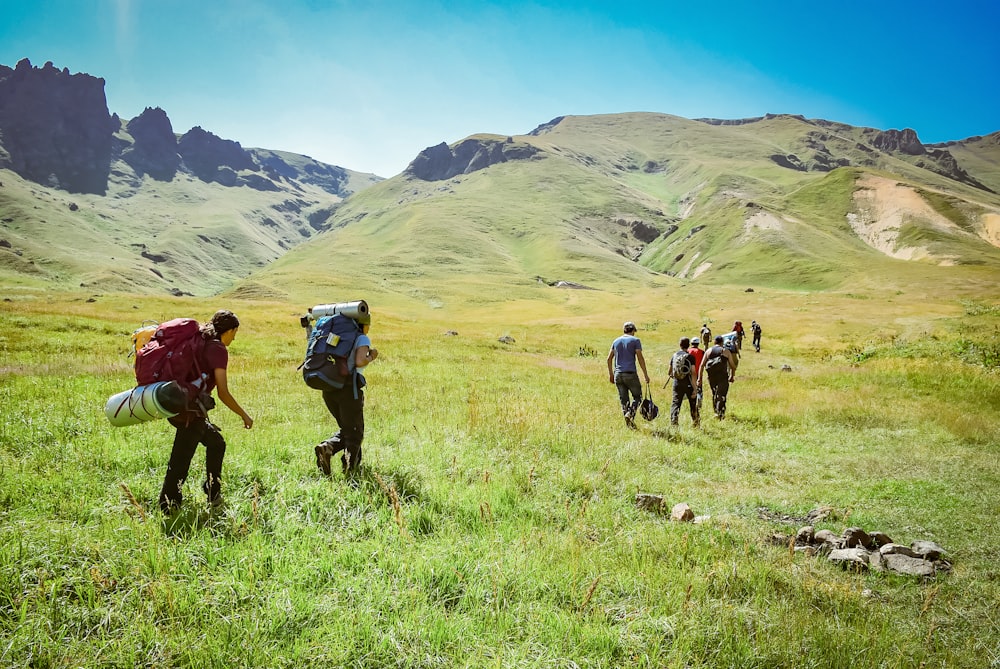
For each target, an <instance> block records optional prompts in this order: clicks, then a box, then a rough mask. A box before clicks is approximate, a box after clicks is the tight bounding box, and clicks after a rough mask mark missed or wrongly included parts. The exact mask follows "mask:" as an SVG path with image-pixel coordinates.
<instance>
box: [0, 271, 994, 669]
mask: <svg viewBox="0 0 1000 669" xmlns="http://www.w3.org/2000/svg"><path fill="white" fill-rule="evenodd" d="M986 285H988V283H987V284H986ZM315 289H316V290H317V291H318V290H319V288H318V287H316V288H315ZM528 290H529V289H528V288H518V289H517V290H516V291H514V292H513V294H512V296H513V297H518V298H519V297H521V296H522V293H525V294H526V293H527V291H528ZM537 290H539V291H542V290H547V291H548V292H546V293H545V295H546V296H547V297H546V298H545V299H539V300H535V301H531V300H530V299H527V298H525V299H518V300H517V301H508V302H506V303H504V302H502V301H500V298H501V297H502V296H495V298H496V299H495V301H494V304H493V305H492V306H489V305H480V304H475V305H473V306H472V307H469V308H465V309H463V307H462V306H461V305H455V304H452V303H450V302H447V301H444V302H442V303H436V302H435V303H434V304H432V305H431V306H428V300H422V299H413V296H404V297H403V298H399V297H397V298H393V297H392V296H391V295H390V294H388V293H386V294H384V295H383V294H380V293H378V292H373V293H372V294H371V295H369V296H364V295H360V296H362V297H367V299H369V302H370V303H371V307H372V310H373V314H374V322H373V327H372V331H371V336H372V338H373V341H374V344H375V346H376V347H377V348H378V349H379V350H380V352H381V356H380V358H379V360H378V361H377V362H375V363H374V364H373V365H372V366H371V367H370V368H369V372H368V374H367V376H368V381H369V385H368V390H367V393H368V394H367V399H366V422H367V435H366V440H365V457H364V467H363V470H362V472H361V474H360V475H359V476H358V477H357V478H354V479H350V480H348V479H345V478H344V477H343V476H341V475H340V474H339V473H335V474H334V476H332V477H330V478H327V477H324V476H322V475H321V474H320V473H319V471H318V470H317V469H316V466H315V461H314V460H315V458H314V455H313V446H314V445H315V444H316V443H317V442H318V441H320V440H321V439H323V438H325V437H327V436H329V435H330V434H331V433H332V432H333V431H334V430H335V424H334V421H333V419H332V418H331V417H330V416H329V415H328V414H327V412H326V409H325V407H324V406H323V403H322V400H321V397H320V395H319V393H317V392H316V391H313V390H311V389H309V388H307V387H306V386H305V385H304V384H303V383H302V381H301V376H300V375H299V373H298V372H297V371H296V366H297V365H298V364H299V362H300V361H301V357H302V349H303V347H304V342H305V338H304V333H303V331H302V329H301V327H300V326H299V325H298V318H297V317H298V315H299V314H300V313H302V312H303V310H304V308H305V307H308V306H311V304H312V303H302V304H298V303H292V302H288V301H266V300H265V299H260V300H256V301H251V300H246V299H237V298H236V297H233V296H230V297H218V298H150V297H140V296H130V295H99V296H95V297H92V298H90V300H92V301H88V297H90V296H89V295H80V296H75V295H68V294H67V295H61V296H59V297H54V296H52V295H44V294H35V295H29V294H28V293H27V292H24V293H20V294H17V295H14V296H12V297H10V298H8V300H6V301H4V302H0V359H2V363H0V407H2V409H0V411H2V413H3V420H2V421H0V665H2V666H7V667H33V668H41V667H139V666H142V667H192V668H194V667H198V668H203V667H220V668H221V667H303V666H308V667H311V666H325V667H328V666H348V667H383V666H384V667H513V666H531V667H625V666H628V667H678V668H680V667H762V668H764V667H767V668H773V667H824V668H826V667H845V668H846V667H852V668H857V667H977V668H979V667H1000V609H998V607H997V602H998V601H1000V529H998V528H997V525H996V519H997V516H998V512H1000V495H998V492H997V491H998V490H1000V376H998V366H1000V302H998V295H997V291H996V286H995V283H994V284H993V288H992V290H993V292H992V293H987V291H984V290H982V289H981V288H980V287H977V288H976V290H974V291H970V292H972V294H971V295H970V294H963V292H962V290H963V289H962V287H961V286H958V285H955V286H945V289H944V290H939V291H936V292H927V293H925V292H924V291H919V292H914V293H912V294H904V293H903V292H902V291H900V290H896V289H895V288H894V287H893V289H882V288H879V287H877V286H875V287H861V288H858V289H856V290H855V292H828V293H805V292H791V291H779V290H769V289H759V290H757V291H756V292H754V293H746V292H744V291H743V288H742V287H739V288H736V287H725V286H713V285H696V284H694V283H690V284H688V285H687V286H679V285H677V284H671V285H667V286H664V285H652V286H649V287H646V288H644V289H642V290H640V291H639V292H637V293H625V294H619V295H614V294H609V293H608V292H603V291H555V289H543V288H538V289H537ZM236 294H237V295H240V293H236ZM977 294H978V297H977V296H976V295H977ZM318 295H319V293H318V292H317V293H316V294H315V295H310V297H317V296H318ZM244 296H245V294H244ZM345 297H346V298H347V299H356V298H357V297H359V295H356V294H355V295H349V296H345ZM418 297H420V296H418ZM404 298H405V299H404ZM317 301H331V298H330V297H326V298H319V299H318V300H317ZM431 302H433V300H431ZM221 307H227V308H232V309H233V310H234V311H236V312H237V314H238V315H239V316H240V318H241V320H242V321H243V326H242V327H241V328H240V331H239V334H238V336H237V338H236V340H235V342H234V343H233V345H232V347H231V348H230V356H231V357H230V370H229V378H230V385H231V388H232V390H233V394H234V395H235V396H236V397H237V399H238V400H239V401H240V402H241V404H243V406H244V407H245V408H247V410H248V411H249V412H250V413H251V415H252V416H253V417H254V419H255V425H254V427H253V429H252V430H249V431H246V430H244V429H242V426H241V423H240V421H239V419H238V418H237V417H236V416H235V415H234V414H232V413H231V412H229V411H228V410H226V409H225V408H224V407H222V406H221V403H220V407H219V408H218V409H216V410H215V411H214V412H213V420H214V421H215V422H216V423H217V424H218V425H220V426H221V427H222V429H223V433H224V434H225V436H226V439H227V441H228V452H227V455H226V461H225V467H224V470H223V476H224V480H223V492H224V494H225V497H226V504H225V506H224V507H223V508H221V509H210V508H209V507H208V506H207V505H206V503H205V500H204V497H203V495H202V494H201V492H200V484H201V477H202V476H203V475H204V455H203V450H201V449H199V452H198V453H197V454H196V456H195V459H194V461H193V466H192V472H191V478H190V479H189V480H188V483H187V486H186V489H185V506H184V508H183V509H182V510H181V511H180V512H179V513H177V514H176V515H174V516H172V517H169V518H164V517H163V516H162V515H161V514H160V513H159V512H158V510H157V505H156V497H157V494H158V492H159V487H160V484H161V482H162V479H163V474H164V471H165V467H166V462H167V458H168V456H169V451H170V444H171V441H172V436H173V430H172V429H171V428H170V426H169V425H168V424H167V423H166V422H165V421H158V422H153V423H146V424H143V425H139V426H133V427H127V428H112V427H111V426H110V425H109V423H108V422H107V420H106V419H105V417H104V415H103V412H102V409H103V406H104V402H105V401H106V399H107V398H108V397H109V396H110V395H112V394H114V393H117V392H119V391H121V390H124V389H126V388H128V387H130V386H131V385H132V382H133V377H132V373H131V361H130V359H128V358H127V357H126V353H127V350H128V346H129V338H128V335H129V334H130V333H131V331H132V330H133V329H134V328H136V327H137V326H139V324H140V323H141V321H142V320H143V319H145V318H153V319H157V320H166V319H168V318H172V317H176V316H181V315H184V316H191V317H196V318H199V319H201V320H205V319H207V318H208V317H209V316H210V315H211V314H212V313H213V312H214V311H215V309H217V308H221ZM626 319H632V320H635V321H636V323H637V324H638V326H639V329H640V332H639V333H638V334H639V336H640V337H641V338H642V340H643V344H644V351H645V355H646V359H647V361H648V362H649V363H650V372H651V375H652V377H653V384H652V390H653V396H654V398H655V400H656V401H657V403H658V404H659V406H660V408H661V414H660V417H659V418H658V419H657V420H656V421H654V422H646V421H642V420H640V421H639V423H640V424H639V426H638V430H637V431H630V430H628V429H627V428H626V427H625V425H624V423H623V421H622V420H621V418H620V416H619V410H618V407H617V396H616V393H615V390H614V387H613V386H612V385H611V384H609V383H608V380H607V372H606V363H605V357H606V355H607V351H608V346H609V345H610V342H611V341H612V339H613V338H614V337H616V336H617V335H618V334H620V331H621V330H620V327H621V323H622V321H624V320H626ZM736 319H740V320H742V321H743V322H744V323H745V324H749V322H750V321H751V320H752V319H757V320H758V321H760V322H761V323H762V325H763V328H764V337H763V350H762V351H761V352H760V353H759V354H758V353H754V352H753V351H752V350H751V349H750V347H749V346H747V347H746V349H745V351H744V355H743V359H742V362H741V365H740V368H739V371H738V374H737V381H736V383H735V384H734V385H733V388H732V390H731V392H730V404H729V407H730V408H729V416H728V418H727V420H726V421H724V422H718V421H715V420H714V419H712V420H710V419H707V418H706V420H705V421H704V423H703V426H702V428H701V429H694V428H693V427H692V426H691V422H690V418H689V417H688V416H687V415H686V412H682V416H681V424H680V427H679V428H671V427H670V425H669V418H668V413H669V390H664V389H663V388H662V386H663V384H664V382H665V381H666V367H667V363H668V360H669V356H670V354H671V353H672V352H673V351H674V350H675V347H676V343H677V340H678V338H679V337H680V336H682V335H691V334H694V333H695V332H696V331H697V328H699V327H700V325H701V323H703V322H709V324H710V325H711V327H712V329H713V331H715V332H716V333H722V332H725V331H727V330H728V329H729V326H730V325H731V324H732V321H733V320H736ZM449 330H454V331H456V332H457V333H458V334H457V335H454V336H452V335H446V334H445V333H446V332H447V331H449ZM503 335H509V336H511V337H513V338H514V339H515V342H514V343H513V344H502V343H500V342H498V338H499V337H500V336H503ZM783 365H788V366H790V367H791V371H782V370H781V367H782V366H783ZM685 409H686V407H685ZM706 410H707V411H708V410H709V409H708V406H706ZM637 492H646V493H654V494H660V495H663V496H664V499H665V501H666V502H667V508H668V510H669V507H670V506H672V505H673V504H675V503H678V502H687V503H688V504H689V505H690V506H691V507H692V509H693V510H694V512H695V513H696V514H697V515H699V516H707V518H705V519H704V520H703V522H699V523H698V524H694V523H679V522H671V521H670V519H669V513H664V514H658V513H653V512H650V511H645V510H640V509H638V508H636V506H635V495H636V493H637ZM824 505H825V506H830V507H832V508H833V509H834V512H833V515H832V516H831V517H830V518H828V519H827V520H826V521H824V522H822V523H820V524H819V525H817V529H819V528H820V527H822V528H827V529H831V530H833V531H834V532H836V533H838V534H839V533H840V532H841V531H842V530H843V529H844V528H845V527H848V526H860V527H862V528H864V529H866V530H868V531H875V530H880V531H883V532H886V533H887V534H889V535H890V536H891V537H892V538H893V539H894V540H895V541H896V542H898V543H903V544H909V543H910V542H911V541H914V540H918V539H930V540H933V541H935V542H937V543H938V544H940V545H941V546H943V547H944V548H945V549H946V550H947V551H948V559H949V560H950V561H951V562H952V565H953V568H952V570H951V571H950V572H949V573H946V574H941V575H939V576H938V577H937V578H935V579H934V580H929V581H921V580H918V579H915V578H910V577H902V576H898V575H890V574H880V573H855V572H849V571H843V570H841V569H839V568H837V567H834V566H832V565H830V564H829V563H827V562H826V561H824V560H822V559H820V558H816V557H807V556H805V555H802V554H792V553H791V552H790V551H789V550H788V548H787V547H780V546H774V545H772V544H771V543H769V541H768V539H769V538H770V537H771V536H772V535H773V534H775V533H794V532H795V531H796V530H797V529H798V527H799V526H801V525H803V524H805V521H804V517H805V516H806V514H807V513H808V512H809V511H810V510H812V509H814V508H816V507H819V506H824Z"/></svg>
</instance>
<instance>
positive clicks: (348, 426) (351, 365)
mask: <svg viewBox="0 0 1000 669" xmlns="http://www.w3.org/2000/svg"><path fill="white" fill-rule="evenodd" d="M357 322H358V325H360V327H361V334H359V335H358V338H357V339H356V340H355V342H354V350H353V351H352V353H351V355H348V356H347V366H348V370H349V376H350V378H351V382H350V383H347V384H345V385H344V387H343V388H341V389H339V390H324V391H323V402H324V403H325V404H326V408H327V409H328V410H329V412H330V415H331V416H333V418H334V420H336V421H337V426H338V427H339V428H340V429H339V430H337V432H336V434H334V435H333V436H332V437H330V438H329V439H327V440H325V441H323V442H321V443H320V444H319V445H318V446H316V448H315V451H316V466H317V467H319V468H320V469H321V470H322V471H323V473H324V474H327V475H329V474H330V459H331V458H332V457H333V456H334V455H335V454H336V453H338V452H339V451H344V452H343V454H341V456H340V464H341V467H342V468H343V470H344V473H345V474H346V473H348V472H355V471H358V468H359V467H360V466H361V442H363V441H364V439H365V391H364V387H365V385H366V382H365V377H364V375H362V373H361V370H362V369H364V368H365V367H367V366H368V364H369V363H370V362H372V361H373V360H375V358H377V357H378V350H377V349H376V348H374V347H373V346H372V342H371V339H369V338H368V329H369V328H370V327H371V315H370V314H365V315H364V316H363V317H362V318H359V319H357Z"/></svg>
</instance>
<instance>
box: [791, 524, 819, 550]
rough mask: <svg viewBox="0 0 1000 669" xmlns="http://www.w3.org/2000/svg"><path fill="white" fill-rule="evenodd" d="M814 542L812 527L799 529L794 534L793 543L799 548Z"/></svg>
mask: <svg viewBox="0 0 1000 669" xmlns="http://www.w3.org/2000/svg"><path fill="white" fill-rule="evenodd" d="M814 540H815V529H814V528H813V526H812V525H806V526H805V527H803V528H800V529H799V531H798V532H796V533H795V543H797V544H798V545H800V546H806V545H809V544H811V543H813V541H814Z"/></svg>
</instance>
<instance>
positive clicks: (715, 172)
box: [0, 61, 1000, 304]
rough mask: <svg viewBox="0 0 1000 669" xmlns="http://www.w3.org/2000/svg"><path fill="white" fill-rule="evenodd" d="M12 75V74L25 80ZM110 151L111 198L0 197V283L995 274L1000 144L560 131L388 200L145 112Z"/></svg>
mask: <svg viewBox="0 0 1000 669" xmlns="http://www.w3.org/2000/svg"><path fill="white" fill-rule="evenodd" d="M25 62H26V61H22V62H21V63H19V64H18V68H16V69H15V70H13V71H12V72H15V73H18V72H19V73H20V74H19V75H18V76H21V77H25V76H26V75H27V74H28V73H29V72H32V71H36V70H37V68H31V67H30V64H25ZM8 70H9V68H8ZM0 72H4V71H3V70H0ZM41 72H42V75H44V76H43V78H44V79H45V80H47V81H56V80H59V79H60V77H62V78H63V79H65V78H66V76H67V73H66V72H65V71H63V72H60V71H58V70H55V68H54V67H53V66H51V63H47V64H46V66H45V67H43V68H41ZM68 76H70V77H79V76H80V75H68ZM86 76H88V77H89V75H86ZM2 79H3V77H2V76H0V80H2ZM83 81H87V80H83ZM98 81H99V82H100V85H101V86H103V80H98ZM88 85H89V86H91V87H93V86H95V85H96V84H94V82H92V81H88ZM2 90H3V89H2V85H0V92H2ZM43 99H44V96H43ZM7 106H8V107H9V103H8V104H7ZM97 106H98V107H99V106H100V105H99V104H98V105H97ZM36 107H37V105H36ZM5 109H6V108H5V106H4V102H3V101H2V99H0V121H2V120H3V119H4V118H6V117H5V116H4V114H5V113H7V112H6V111H5ZM98 112H100V109H98ZM104 113H105V115H107V112H106V108H105V110H104ZM104 118H105V117H104V116H102V115H101V114H100V113H96V114H94V115H93V117H92V120H93V123H94V124H95V127H96V128H97V130H98V131H100V130H101V128H102V127H103V126H101V123H103V122H104ZM107 118H110V119H111V120H112V121H114V120H115V119H116V118H117V117H115V116H110V115H107ZM79 120H80V119H76V121H79ZM41 127H42V128H44V125H43V126H41ZM3 128H4V126H3V125H2V124H0V132H2V131H3ZM112 130H113V132H112V133H111V144H112V148H111V150H110V154H109V155H110V161H109V177H108V180H107V183H106V188H105V191H104V192H90V193H86V192H84V193H69V192H68V191H66V190H64V189H60V188H59V187H58V186H59V185H61V183H59V182H58V179H57V183H56V184H54V185H53V184H51V183H49V184H48V185H40V184H37V183H35V182H32V181H30V180H28V179H25V178H24V177H21V176H20V175H15V176H14V177H12V178H7V177H4V179H3V181H4V182H5V184H4V187H3V188H0V234H2V237H0V261H2V262H0V277H4V280H5V282H10V283H12V284H13V285H23V286H25V287H32V286H35V287H46V286H50V287H61V288H67V287H70V286H74V287H79V288H85V289H91V290H110V291H121V290H132V291H139V292H143V291H153V292H164V291H165V292H173V293H174V294H185V293H190V294H210V293H214V292H219V291H222V290H229V291H230V292H231V294H234V295H241V296H264V297H276V298H281V297H282V296H289V295H295V294H298V293H300V292H306V293H309V292H310V291H314V292H316V293H317V294H319V293H323V294H325V293H324V291H327V290H330V289H331V287H332V288H333V289H337V288H336V287H337V286H338V285H342V287H343V290H351V285H352V284H357V283H358V282H367V283H368V284H370V285H374V286H379V287H380V288H379V289H380V290H385V291H388V292H390V293H392V292H394V293H396V294H399V295H412V296H419V298H418V299H421V300H426V301H428V302H429V303H434V304H438V303H442V302H445V301H446V300H447V299H448V298H447V294H449V293H450V294H452V295H453V296H454V295H462V296H463V299H470V300H473V301H482V300H487V301H488V300H496V299H501V296H505V295H510V294H519V295H524V296H525V297H526V298H531V297H532V296H537V295H539V292H538V291H540V290H541V291H545V290H548V289H551V288H552V287H554V286H557V285H562V286H566V285H572V286H584V287H592V288H599V289H603V290H609V291H612V292H620V291H621V290H625V289H627V286H630V285H632V286H637V285H651V284H656V285H661V284H662V285H666V284H668V283H669V282H671V281H678V280H680V281H690V280H698V281H702V280H710V281H714V282H728V283H739V282H754V283H757V284H758V285H773V286H776V287H787V288H793V289H829V288H834V287H837V286H840V285H843V284H844V282H845V281H847V280H848V279H852V280H856V279H857V277H859V276H863V275H866V274H871V275H872V277H876V276H877V277H878V278H877V279H876V278H872V279H870V280H871V281H885V280H887V278H888V279H889V280H895V278H896V277H899V280H901V281H904V280H910V279H914V278H916V279H921V280H923V278H924V277H930V276H934V277H937V278H936V279H935V280H950V278H949V277H951V276H959V274H956V273H961V272H965V273H966V274H965V276H967V277H972V276H973V275H975V276H977V277H978V276H979V274H976V273H977V272H979V273H981V272H982V271H986V272H990V271H994V270H995V268H996V267H997V266H998V265H997V263H998V260H1000V252H998V250H997V246H998V243H1000V196H998V195H997V193H998V192H1000V132H998V133H992V134H990V135H986V136H976V137H971V138H966V139H965V140H957V141H955V142H947V143H945V144H933V145H932V144H927V145H925V144H923V143H921V142H920V140H919V137H918V136H917V134H916V133H915V132H914V131H913V130H911V129H903V130H879V129H876V128H863V127H854V126H850V125H847V124H843V123H838V122H833V121H826V120H823V119H806V118H805V117H803V116H801V115H794V114H767V115H765V116H761V117H754V118H748V119H734V120H725V119H685V118H683V117H678V116H672V115H669V114H660V113H655V112H629V113H620V114H603V115H592V116H574V115H564V116H559V117H556V118H554V119H552V120H550V121H548V122H545V123H541V124H539V125H538V126H536V127H535V128H534V129H533V130H531V131H530V132H528V133H527V134H525V135H513V136H509V135H497V134H490V133H479V134H475V135H471V136H469V137H466V138H464V139H462V140H459V141H457V142H454V143H452V144H450V145H449V144H445V143H443V142H442V143H439V144H437V145H435V146H431V147H428V148H427V149H425V150H424V151H421V152H419V153H418V155H417V156H415V157H414V159H413V161H411V163H410V164H409V165H408V166H407V168H406V169H405V170H404V171H403V172H402V173H400V174H399V175H396V176H395V177H392V178H390V179H385V180H382V179H380V178H378V177H374V175H363V174H359V173H354V172H351V171H350V170H345V169H344V168H339V167H337V166H331V165H325V164H322V163H318V162H317V161H313V160H312V159H310V158H308V157H307V156H299V155H297V154H291V153H287V152H282V151H277V150H270V149H244V148H243V147H242V146H241V145H240V144H239V143H238V142H234V141H231V140H224V139H222V138H219V137H216V136H215V135H213V134H212V133H210V132H208V131H205V130H203V129H202V128H200V127H197V126H196V127H195V128H192V129H191V130H190V131H188V132H187V133H184V134H181V135H178V134H176V133H174V132H173V130H172V128H171V127H170V122H169V118H168V117H167V115H166V113H165V112H164V111H163V110H162V109H159V108H147V109H146V110H144V112H143V113H142V114H140V115H139V116H137V117H136V118H134V119H131V120H130V121H128V122H127V123H123V122H121V121H118V125H117V126H116V127H114V128H112ZM3 136H6V135H3ZM3 136H0V139H2V137H3ZM46 141H51V138H49V139H48V140H46ZM42 143H43V144H44V143H45V142H42ZM175 146H176V147H177V150H176V151H175V150H174V147H175ZM0 147H2V151H3V153H2V154H0V157H3V156H6V158H5V159H6V160H7V161H8V164H9V163H10V161H12V160H13V159H14V158H13V157H12V156H11V152H10V151H9V150H8V149H6V147H5V145H4V144H3V143H2V142H0ZM15 153H16V151H15ZM5 173H6V174H10V172H9V171H7V172H5ZM67 229H69V230H73V231H74V234H69V235H67V234H66V230H67ZM331 266H333V267H337V266H343V267H350V268H351V271H350V272H338V271H333V272H331V271H329V269H328V268H329V267H331ZM930 268H934V269H930ZM942 268H952V269H942ZM977 268H978V269H977ZM948 272H951V274H949V273H948ZM977 280H978V279H977ZM497 288H500V290H497ZM337 290H339V289H337ZM322 299H326V298H322Z"/></svg>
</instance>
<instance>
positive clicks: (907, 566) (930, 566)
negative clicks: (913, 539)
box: [882, 553, 934, 576]
mask: <svg viewBox="0 0 1000 669" xmlns="http://www.w3.org/2000/svg"><path fill="white" fill-rule="evenodd" d="M882 558H883V561H884V564H885V568H886V569H887V570H888V571H894V572H896V573H897V574H906V575H907V576H933V575H934V563H933V562H929V561H927V560H922V559H920V558H916V557H910V556H909V555H901V554H899V553H889V554H888V555H883V556H882Z"/></svg>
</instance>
